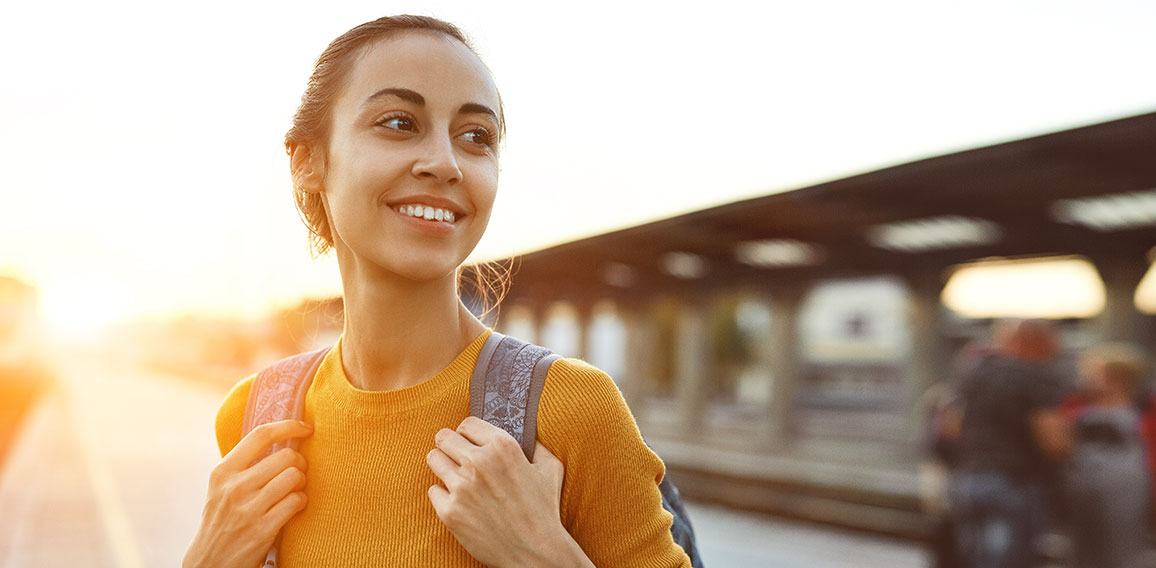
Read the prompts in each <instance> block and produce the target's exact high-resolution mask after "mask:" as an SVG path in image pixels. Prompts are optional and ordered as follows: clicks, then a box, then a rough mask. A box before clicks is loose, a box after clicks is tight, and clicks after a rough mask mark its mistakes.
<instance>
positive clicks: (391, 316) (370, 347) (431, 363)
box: [341, 263, 485, 391]
mask: <svg viewBox="0 0 1156 568" xmlns="http://www.w3.org/2000/svg"><path fill="white" fill-rule="evenodd" d="M342 264H343V267H342V278H341V279H342V288H343V289H344V296H345V330H344V334H343V335H342V339H341V363H342V365H343V366H344V370H345V375H346V376H347V377H348V378H349V382H350V384H352V385H353V386H354V387H356V388H358V389H361V390H369V391H384V390H394V389H400V388H405V387H408V386H413V385H416V384H418V383H420V382H422V381H424V380H426V379H428V378H430V377H432V376H433V375H435V374H437V372H438V371H440V370H442V369H443V368H445V367H446V366H447V365H449V364H450V363H451V362H452V361H453V360H454V358H455V357H457V356H458V354H460V353H461V352H462V351H463V350H464V349H465V348H466V346H468V345H469V344H470V342H471V341H472V340H473V339H474V338H476V337H477V336H478V334H480V333H482V331H484V330H485V326H484V325H483V324H482V323H481V322H480V321H478V319H477V318H476V317H474V315H473V314H472V313H470V311H469V310H468V309H466V307H465V305H463V304H462V302H461V300H460V299H459V298H458V295H457V289H456V288H457V285H456V284H457V283H456V279H455V277H454V274H452V273H451V274H449V275H448V276H447V277H446V278H442V279H438V280H434V281H427V282H418V281H414V280H410V279H407V278H404V277H401V276H398V275H396V274H377V275H373V276H368V275H366V274H356V275H355V274H348V273H347V271H346V268H345V265H344V263H342Z"/></svg>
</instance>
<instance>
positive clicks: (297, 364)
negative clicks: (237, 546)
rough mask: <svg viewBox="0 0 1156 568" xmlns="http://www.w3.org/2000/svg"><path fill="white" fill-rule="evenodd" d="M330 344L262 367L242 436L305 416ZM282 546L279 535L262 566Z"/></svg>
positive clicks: (272, 564)
mask: <svg viewBox="0 0 1156 568" xmlns="http://www.w3.org/2000/svg"><path fill="white" fill-rule="evenodd" d="M329 349H330V348H329V347H326V348H324V349H318V350H317V351H311V352H309V353H301V354H298V355H294V356H292V357H288V358H285V359H282V360H280V361H277V362H276V363H273V364H272V365H269V366H268V367H265V368H264V369H261V371H260V372H259V373H257V378H255V379H253V386H252V387H251V388H250V389H249V400H248V402H246V404H245V420H244V422H242V423H241V437H242V438H244V437H245V436H247V435H248V434H249V432H251V431H252V430H253V429H254V428H256V427H258V426H260V425H262V424H268V423H270V422H277V421H280V420H301V419H303V418H305V394H306V393H308V392H309V385H310V384H312V383H313V376H314V375H316V374H317V369H318V368H319V367H320V366H321V361H322V360H323V359H325V354H326V353H328V352H329ZM298 445H299V440H298V439H297V438H294V439H292V440H287V441H285V442H278V443H276V444H273V446H272V447H270V448H269V450H268V451H266V452H265V453H264V454H261V457H259V458H257V459H256V460H254V461H253V463H257V462H259V461H261V460H262V459H265V458H266V457H268V456H269V455H270V454H272V453H273V452H275V451H277V450H280V449H281V448H293V449H297V447H298ZM280 546H281V534H280V533H278V534H277V539H276V540H274V541H273V548H270V549H269V552H268V554H266V555H265V563H264V564H262V565H261V566H262V567H263V568H276V567H277V550H278V548H280Z"/></svg>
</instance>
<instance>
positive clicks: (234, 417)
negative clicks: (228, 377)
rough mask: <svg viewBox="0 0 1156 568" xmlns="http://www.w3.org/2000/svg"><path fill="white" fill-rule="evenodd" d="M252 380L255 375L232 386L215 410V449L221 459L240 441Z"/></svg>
mask: <svg viewBox="0 0 1156 568" xmlns="http://www.w3.org/2000/svg"><path fill="white" fill-rule="evenodd" d="M254 378H255V375H254V376H251V377H249V378H247V379H244V380H242V381H240V382H238V383H237V384H235V385H233V389H232V390H230V391H229V394H228V396H226V397H225V402H223V403H221V408H220V409H219V410H217V448H219V449H220V450H221V457H225V454H227V453H229V452H230V451H232V450H233V447H234V446H236V445H237V444H238V443H239V442H240V441H241V427H242V425H243V423H244V421H245V405H246V403H247V402H248V401H249V389H250V388H252V386H253V379H254Z"/></svg>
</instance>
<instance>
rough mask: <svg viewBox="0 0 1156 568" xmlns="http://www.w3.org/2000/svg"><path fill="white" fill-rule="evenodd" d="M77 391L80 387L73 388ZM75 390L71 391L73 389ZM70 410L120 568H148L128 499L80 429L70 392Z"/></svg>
mask: <svg viewBox="0 0 1156 568" xmlns="http://www.w3.org/2000/svg"><path fill="white" fill-rule="evenodd" d="M72 388H76V387H72ZM70 391H71V389H70ZM68 399H69V410H70V411H71V412H70V414H71V415H72V424H73V428H74V429H75V430H76V435H77V439H78V441H79V442H80V448H81V453H82V454H83V458H84V462H85V464H86V465H87V466H88V478H89V479H90V480H92V490H93V493H95V495H96V501H97V503H98V504H99V505H100V514H101V518H102V520H103V521H104V530H105V533H106V534H107V536H108V540H109V542H110V544H111V545H112V552H113V557H114V558H115V560H116V563H117V565H118V566H120V568H145V563H144V559H143V558H141V553H140V550H141V548H140V546H139V545H138V544H137V540H136V536H135V535H134V534H133V530H132V524H131V522H130V521H129V517H128V512H127V511H125V508H124V500H123V499H121V497H120V493H118V492H117V490H116V481H115V480H114V479H113V475H112V470H111V469H110V468H109V467H108V463H107V462H105V460H103V459H101V458H100V456H99V455H98V454H97V451H96V442H95V440H94V439H93V438H92V437H91V436H90V435H88V433H87V432H86V430H85V429H84V428H81V426H80V414H79V412H77V405H76V401H75V400H74V396H73V393H72V392H69V396H68Z"/></svg>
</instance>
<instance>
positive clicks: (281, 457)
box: [243, 448, 309, 490]
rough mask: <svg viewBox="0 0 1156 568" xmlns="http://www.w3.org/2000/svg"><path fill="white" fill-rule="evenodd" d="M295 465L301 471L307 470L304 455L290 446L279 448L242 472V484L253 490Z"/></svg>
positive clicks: (307, 466)
mask: <svg viewBox="0 0 1156 568" xmlns="http://www.w3.org/2000/svg"><path fill="white" fill-rule="evenodd" d="M291 467H295V468H297V469H299V470H301V471H308V470H309V463H308V462H307V461H305V456H303V455H301V453H300V452H298V451H297V450H294V449H292V448H281V449H280V450H277V451H276V452H273V455H271V456H269V457H267V458H265V459H263V460H261V461H259V462H257V463H256V464H255V465H253V466H252V467H250V468H249V469H248V471H246V472H243V475H245V480H244V482H243V483H244V485H245V486H246V487H249V488H252V489H253V490H257V489H260V488H261V487H264V486H265V485H266V484H268V483H269V481H271V480H272V479H273V478H274V477H276V476H277V475H278V474H280V473H281V472H282V471H285V470H286V469H288V468H291Z"/></svg>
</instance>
